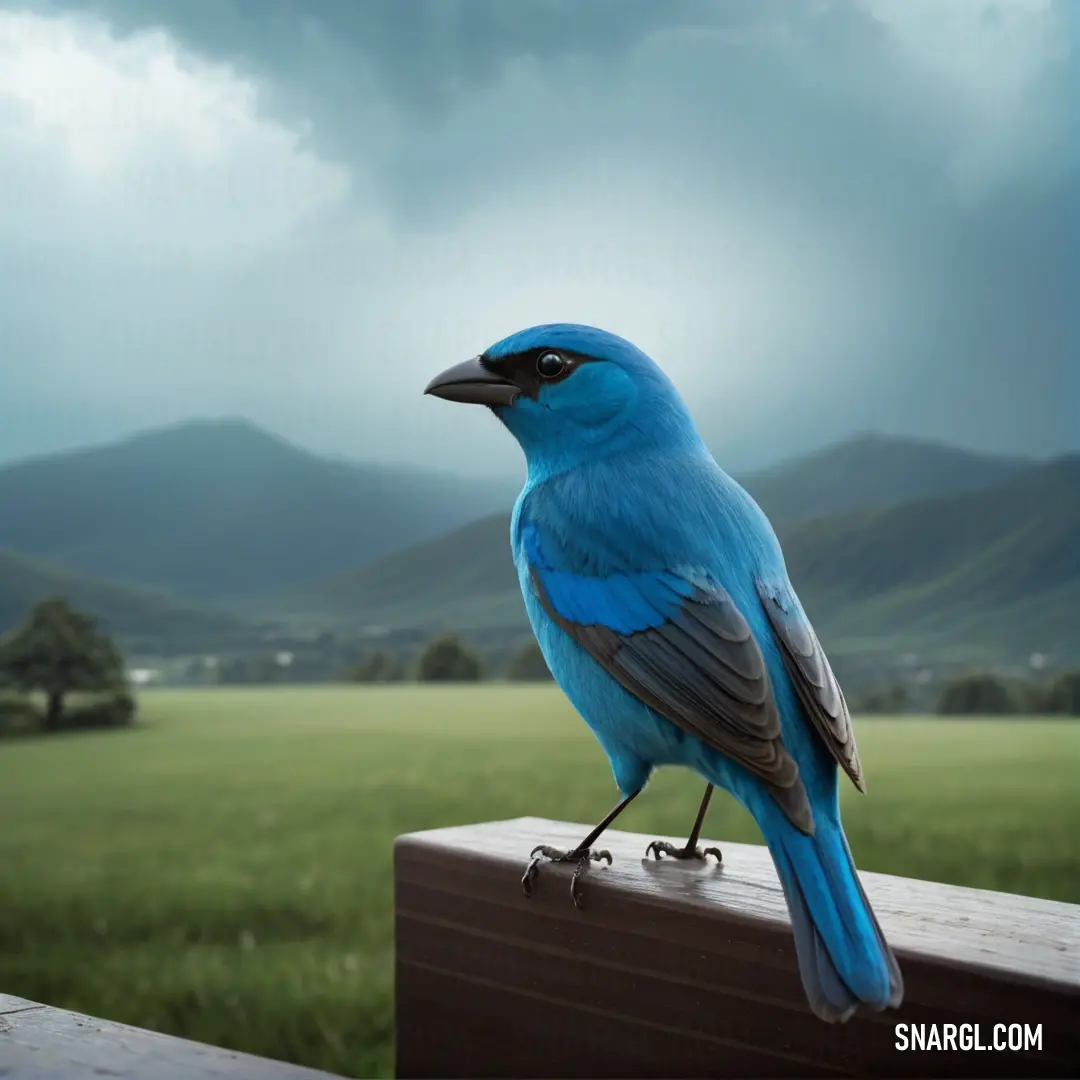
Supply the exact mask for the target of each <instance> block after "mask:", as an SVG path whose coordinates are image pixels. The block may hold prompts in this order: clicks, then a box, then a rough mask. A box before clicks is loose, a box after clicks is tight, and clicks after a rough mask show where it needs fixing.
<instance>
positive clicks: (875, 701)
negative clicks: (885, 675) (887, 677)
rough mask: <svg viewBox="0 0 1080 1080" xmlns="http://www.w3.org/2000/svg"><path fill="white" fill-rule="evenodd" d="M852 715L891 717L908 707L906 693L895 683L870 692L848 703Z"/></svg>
mask: <svg viewBox="0 0 1080 1080" xmlns="http://www.w3.org/2000/svg"><path fill="white" fill-rule="evenodd" d="M850 705H851V711H852V712H854V713H865V714H867V715H870V714H878V715H885V716H893V715H895V714H896V713H902V712H903V711H904V710H905V709H906V708H907V707H908V692H907V690H906V689H905V688H904V687H903V686H901V685H900V684H899V683H897V684H896V685H894V686H890V687H887V688H886V689H883V690H870V691H868V692H867V693H864V694H862V695H860V696H858V697H856V698H855V699H854V700H853V701H852V702H850Z"/></svg>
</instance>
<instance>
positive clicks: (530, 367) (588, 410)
mask: <svg viewBox="0 0 1080 1080" xmlns="http://www.w3.org/2000/svg"><path fill="white" fill-rule="evenodd" d="M424 392H425V393H426V394H433V395H434V396H435V397H441V398H445V399H446V400H448V401H460V402H467V403H471V404H475V405H487V406H488V407H489V408H490V409H491V410H492V412H494V413H495V415H496V416H497V417H498V418H499V419H500V420H501V421H502V422H503V424H505V425H506V427H507V428H508V429H509V430H510V432H511V433H512V434H513V435H514V437H515V438H516V439H517V440H518V442H519V443H520V444H521V448H522V449H523V450H524V451H525V456H526V458H527V460H528V462H529V466H530V469H532V468H534V467H537V468H540V469H542V470H543V471H559V470H561V469H562V468H570V467H573V466H574V465H577V464H580V463H581V462H582V461H583V460H585V459H588V458H595V457H598V456H603V455H605V454H609V453H616V452H619V451H623V450H633V449H661V448H668V447H670V446H673V445H679V444H686V445H687V446H689V445H692V444H697V443H699V442H700V440H699V437H698V434H697V431H696V429H695V427H694V423H693V421H692V420H691V418H690V414H689V412H688V411H687V409H686V406H685V405H684V404H683V401H682V399H681V398H680V397H679V393H678V391H677V390H676V389H675V387H674V386H673V385H672V383H671V381H670V380H669V379H668V377H667V376H666V375H665V374H664V373H663V372H662V371H661V370H660V368H659V367H657V365H656V364H655V363H653V361H652V360H650V359H649V357H648V356H646V355H645V354H644V353H643V352H642V351H641V350H640V349H638V348H636V347H635V346H634V345H632V344H631V343H630V342H629V341H626V340H625V339H623V338H621V337H617V336H616V335H615V334H610V333H608V332H606V331H604V330H597V329H595V328H594V327H591V326H578V325H575V324H571V323H551V324H548V325H545V326H533V327H530V328H529V329H528V330H520V331H518V333H516V334H511V335H510V337H508V338H503V340H502V341H499V342H497V343H496V344H494V345H492V346H491V347H490V348H488V349H485V350H484V352H482V353H481V354H480V355H479V356H477V357H474V358H473V359H472V360H466V361H465V362H464V363H463V364H457V365H455V366H454V367H452V368H448V369H447V370H446V371H444V372H443V373H442V374H441V375H437V376H436V377H435V378H434V379H432V380H431V382H430V383H428V385H427V389H426V390H425V391H424Z"/></svg>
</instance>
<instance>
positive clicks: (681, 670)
mask: <svg viewBox="0 0 1080 1080" xmlns="http://www.w3.org/2000/svg"><path fill="white" fill-rule="evenodd" d="M532 583H533V588H534V590H535V592H536V595H537V598H538V599H539V600H540V602H541V604H542V605H543V606H544V609H545V611H547V613H548V615H549V616H550V617H551V618H552V620H554V622H555V623H556V624H557V625H558V626H560V627H561V628H562V629H563V630H565V631H566V633H568V634H569V635H570V636H571V637H572V638H574V640H575V641H577V642H578V644H579V645H581V647H582V648H583V649H585V651H586V652H587V653H589V655H590V656H592V657H593V659H594V660H596V661H597V662H598V663H599V664H600V665H601V666H603V667H604V668H605V669H606V670H607V672H608V673H609V674H610V675H611V676H612V677H613V678H614V679H615V680H616V681H617V682H618V683H619V684H620V685H621V686H623V688H624V689H626V690H628V691H629V692H630V693H631V694H633V695H634V696H635V697H636V698H638V699H639V700H640V701H643V702H644V703H645V704H646V705H648V706H649V707H650V708H652V709H653V710H654V711H656V712H657V713H659V714H660V715H661V716H663V717H665V718H666V719H668V720H670V721H671V722H672V723H673V724H675V725H676V726H677V727H679V728H681V729H682V730H683V731H685V732H687V733H689V734H691V735H694V736H695V737H697V738H698V739H700V740H701V741H702V742H703V743H705V745H706V746H709V747H712V748H713V749H714V750H717V751H719V752H720V753H722V754H724V755H726V756H727V757H729V758H731V759H732V760H733V761H735V762H737V763H738V764H740V765H742V766H743V767H744V768H745V769H747V770H748V771H750V772H752V773H753V774H754V775H756V776H758V777H760V778H761V779H762V780H763V781H764V782H765V784H766V785H767V786H768V789H769V792H770V794H771V795H772V797H773V798H774V799H775V800H776V802H777V804H778V805H779V806H780V807H781V809H782V810H783V811H784V813H785V814H786V815H787V817H788V818H789V819H790V820H791V822H792V824H794V825H795V826H796V827H797V828H799V829H801V830H802V831H803V832H805V833H812V832H813V829H814V824H813V814H812V812H811V809H810V800H809V799H808V798H807V794H806V789H805V788H804V786H803V782H802V780H801V778H800V777H799V767H798V765H797V764H796V762H795V759H794V758H793V757H792V756H791V754H790V753H788V750H787V748H786V747H785V746H784V743H783V740H782V739H781V735H780V714H779V711H778V709H777V706H776V701H775V698H774V697H773V693H772V685H771V682H770V679H769V671H768V668H767V666H766V664H765V658H764V656H763V655H762V652H761V649H760V647H759V646H758V643H757V641H756V640H755V639H754V635H753V632H752V631H751V629H750V625H749V624H748V623H747V621H746V619H745V618H744V617H743V614H742V612H740V611H739V609H738V607H737V606H736V605H735V602H734V601H733V600H732V598H731V597H730V596H729V595H728V594H727V593H726V592H724V590H722V589H710V590H709V591H707V592H706V591H705V590H702V589H698V590H696V591H695V593H694V595H693V596H692V597H691V598H690V599H689V600H687V601H684V602H683V604H682V606H681V607H680V609H679V610H678V612H677V613H676V615H675V616H674V617H673V618H672V619H671V620H669V621H668V622H666V623H664V624H663V625H662V626H658V627H654V628H651V629H648V630H642V631H637V632H635V633H630V634H620V633H618V632H617V631H615V630H612V629H610V628H609V627H606V626H600V625H595V624H593V625H582V624H580V623H575V622H571V621H570V620H568V619H565V618H563V616H561V615H560V614H559V612H558V611H556V610H555V608H554V606H553V605H552V604H551V603H550V601H549V599H548V597H547V595H546V593H545V590H544V586H543V582H542V580H541V579H540V576H539V575H538V574H537V573H536V571H535V570H533V572H532Z"/></svg>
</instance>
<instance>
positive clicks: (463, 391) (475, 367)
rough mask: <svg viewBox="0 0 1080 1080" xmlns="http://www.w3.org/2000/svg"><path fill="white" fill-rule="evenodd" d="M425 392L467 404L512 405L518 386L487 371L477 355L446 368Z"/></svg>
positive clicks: (518, 390) (518, 392)
mask: <svg viewBox="0 0 1080 1080" xmlns="http://www.w3.org/2000/svg"><path fill="white" fill-rule="evenodd" d="M424 393H425V394H432V395H433V396H434V397H441V398H445V399H446V400H447V401H462V402H465V403H466V404H470V405H513V403H514V399H515V398H516V397H517V396H518V394H520V393H521V387H520V386H515V385H514V383H512V382H508V381H507V380H506V379H504V378H503V377H502V376H501V375H496V374H495V372H493V371H489V370H488V369H487V368H486V367H484V365H483V364H482V363H481V362H480V357H479V356H474V357H473V358H472V359H471V360H466V361H465V363H463V364H455V365H454V366H453V367H452V368H447V369H446V370H445V371H444V372H443V373H442V374H441V375H436V376H435V378H434V379H432V380H431V382H429V383H428V384H427V387H426V388H425V389H424Z"/></svg>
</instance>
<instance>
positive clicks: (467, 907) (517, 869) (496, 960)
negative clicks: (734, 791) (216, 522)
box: [394, 818, 1080, 1078]
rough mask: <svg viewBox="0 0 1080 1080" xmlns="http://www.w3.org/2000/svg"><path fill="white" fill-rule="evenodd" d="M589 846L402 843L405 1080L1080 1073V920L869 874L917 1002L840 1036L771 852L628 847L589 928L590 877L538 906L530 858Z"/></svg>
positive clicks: (399, 907) (450, 835)
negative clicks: (973, 1045) (959, 1042)
mask: <svg viewBox="0 0 1080 1080" xmlns="http://www.w3.org/2000/svg"><path fill="white" fill-rule="evenodd" d="M588 831H589V826H587V825H581V824H568V823H566V822H557V821H547V820H543V819H537V818H521V819H518V820H515V821H506V822H494V823H489V824H483V825H473V826H464V827H459V828H452V829H439V830H435V831H432V832H424V833H414V834H412V835H409V836H403V837H400V838H399V839H398V841H397V844H396V847H395V860H394V861H395V890H396V896H395V909H396V912H395V921H396V928H395V932H396V964H397V969H396V995H397V1036H398V1038H397V1074H398V1076H399V1077H403V1078H413V1077H436V1076H443V1077H465V1076H477V1077H480V1076H483V1077H494V1076H514V1077H526V1076H528V1077H543V1076H559V1077H588V1076H595V1077H616V1076H622V1077H667V1076H699V1077H704V1076H762V1077H765V1076H828V1075H861V1076H1076V1075H1080V907H1077V906H1075V905H1071V904H1062V903H1056V902H1052V901H1046V900H1037V899H1032V898H1029V897H1023V896H1013V895H1009V894H1004V893H994V892H986V891H983V890H977V889H965V888H958V887H954V886H947V885H938V884H934V883H931V882H925V881H911V880H907V879H903V878H894V877H890V876H887V875H883V874H862V875H861V877H862V880H863V884H864V887H865V889H866V892H867V894H868V896H869V898H870V901H871V903H872V904H873V906H874V910H875V911H876V912H877V915H878V917H879V919H880V921H881V924H882V927H883V929H884V931H885V934H886V936H887V937H888V939H889V941H890V943H891V944H892V946H893V948H894V950H895V952H896V954H897V957H898V959H899V961H900V965H901V968H902V969H903V972H904V977H905V983H906V989H907V992H906V997H905V1002H904V1005H903V1006H902V1008H901V1009H900V1010H898V1011H890V1012H888V1013H883V1014H871V1015H869V1016H866V1017H862V1016H858V1017H856V1018H854V1019H853V1020H851V1021H850V1022H849V1023H848V1024H846V1025H840V1026H831V1025H828V1024H825V1023H823V1022H821V1021H820V1020H818V1019H817V1018H816V1017H814V1016H813V1014H812V1013H811V1012H810V1011H809V1008H808V1007H807V1005H806V1002H805V998H804V996H803V991H802V986H801V983H800V982H799V978H798V973H797V967H796V962H795V947H794V941H793V939H792V935H791V927H790V922H789V919H788V915H787V908H786V906H785V904H784V898H783V894H782V892H781V888H780V883H779V881H778V880H777V877H776V873H775V871H774V869H773V865H772V861H771V859H770V857H769V855H768V852H767V851H766V849H765V848H764V847H757V846H753V845H746V844H724V843H721V844H719V846H720V847H721V848H722V850H723V852H724V864H723V866H722V867H717V866H716V865H715V864H714V863H712V862H710V863H709V864H708V865H707V866H703V865H701V864H687V863H676V862H673V861H663V862H659V863H657V862H654V861H653V860H652V859H645V858H643V855H644V852H645V847H646V844H647V843H648V841H649V840H651V839H654V838H653V837H646V836H642V835H636V834H631V833H620V832H609V833H606V834H605V835H604V838H603V843H604V846H605V847H606V848H608V849H609V850H610V851H611V853H612V855H613V856H614V859H615V861H614V865H613V866H611V867H601V868H599V869H594V870H590V871H589V873H588V875H587V877H586V879H585V892H584V900H585V910H583V911H580V912H579V911H576V910H575V909H574V908H573V906H572V904H571V902H570V895H569V875H570V868H569V867H563V866H558V867H553V866H551V865H542V866H541V870H540V875H539V878H538V880H537V883H536V887H535V890H534V893H533V897H532V898H531V899H526V898H525V897H524V896H523V895H522V892H521V887H520V878H521V874H522V872H523V870H524V867H525V863H526V861H527V858H528V854H529V851H530V850H531V848H533V847H534V846H535V845H536V844H539V843H550V844H553V845H554V846H556V847H564V848H565V847H572V846H574V845H575V844H576V843H577V842H578V841H579V840H580V839H581V838H582V837H583V836H584V835H585V834H586V833H587V832H588ZM670 839H672V840H673V841H675V842H679V843H681V842H682V841H681V840H680V839H679V838H670ZM705 844H706V841H704V840H702V845H703V846H704V845H705ZM897 1023H907V1024H938V1025H944V1024H956V1025H961V1024H976V1023H977V1024H979V1025H980V1038H981V1041H982V1042H983V1043H989V1042H990V1041H991V1039H992V1036H993V1027H994V1025H995V1024H998V1023H1004V1024H1016V1023H1020V1024H1025V1023H1026V1024H1031V1025H1035V1024H1041V1025H1042V1050H1041V1051H1027V1052H1010V1051H1003V1052H994V1051H982V1052H979V1051H969V1052H959V1051H929V1050H928V1051H907V1052H904V1051H900V1050H897V1049H896V1045H895V1042H896V1034H895V1025H896V1024H897Z"/></svg>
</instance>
